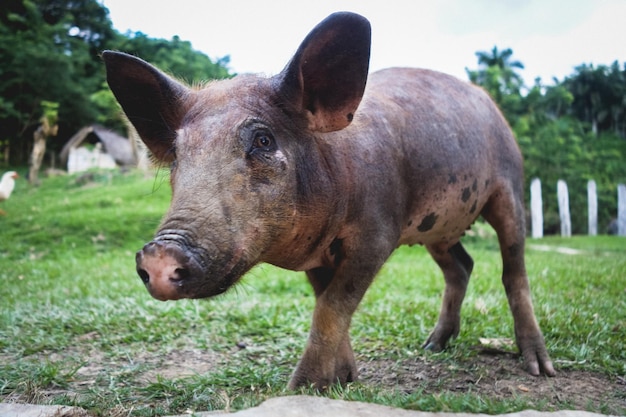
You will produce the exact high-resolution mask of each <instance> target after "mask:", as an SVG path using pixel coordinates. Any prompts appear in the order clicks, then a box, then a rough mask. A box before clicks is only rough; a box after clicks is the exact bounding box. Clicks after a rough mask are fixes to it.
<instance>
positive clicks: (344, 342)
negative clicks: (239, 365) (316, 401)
mask: <svg viewBox="0 0 626 417" xmlns="http://www.w3.org/2000/svg"><path fill="white" fill-rule="evenodd" d="M368 252H370V251H368ZM370 253H372V255H371V256H369V255H368V258H369V259H367V258H365V259H366V260H364V259H363V258H364V257H359V259H358V260H357V261H356V262H355V261H351V260H349V259H342V260H341V261H340V264H339V266H338V268H337V269H335V270H333V269H331V268H317V269H314V270H311V271H308V272H307V277H308V278H309V281H310V282H311V285H312V286H313V289H314V291H315V296H316V298H317V302H316V305H315V311H314V313H313V322H312V325H311V332H310V334H309V340H308V342H307V346H306V348H305V351H304V355H303V356H302V359H301V360H300V362H299V363H298V366H297V368H296V370H295V372H294V374H293V376H292V377H291V381H290V382H289V389H292V390H293V389H296V388H298V387H303V386H309V385H313V386H314V387H315V388H317V389H319V390H323V389H326V388H327V387H329V386H330V385H331V384H333V383H340V384H345V383H346V382H351V381H354V380H356V378H357V367H356V363H355V360H354V353H353V351H352V346H351V345H350V335H349V329H350V322H351V319H352V314H353V313H354V311H355V310H356V308H357V306H358V304H359V302H360V301H361V299H362V298H363V295H364V294H365V291H366V290H367V288H368V287H369V285H370V283H371V282H372V279H373V278H374V276H375V275H376V273H377V272H378V270H379V268H380V267H381V265H382V264H383V262H384V261H385V259H386V258H387V256H388V255H389V253H391V250H388V251H381V252H378V253H375V252H370ZM381 254H384V255H381Z"/></svg>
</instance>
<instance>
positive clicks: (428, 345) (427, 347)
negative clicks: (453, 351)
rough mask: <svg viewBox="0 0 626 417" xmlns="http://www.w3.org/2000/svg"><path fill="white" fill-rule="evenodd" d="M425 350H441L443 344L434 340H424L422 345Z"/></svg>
mask: <svg viewBox="0 0 626 417" xmlns="http://www.w3.org/2000/svg"><path fill="white" fill-rule="evenodd" d="M422 347H423V348H424V349H425V350H430V351H431V352H441V351H442V350H443V346H441V345H440V344H439V343H436V342H430V341H426V343H424V345H423V346H422Z"/></svg>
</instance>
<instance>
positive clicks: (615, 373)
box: [0, 173, 626, 416]
mask: <svg viewBox="0 0 626 417" xmlns="http://www.w3.org/2000/svg"><path fill="white" fill-rule="evenodd" d="M91 179H92V180H93V181H90V182H87V183H83V182H81V181H77V178H76V177H56V178H50V179H46V180H44V181H43V183H42V185H41V186H40V187H38V188H30V187H29V186H27V184H26V183H25V181H20V182H19V183H18V186H17V188H16V190H15V193H14V195H13V196H12V197H11V199H10V200H7V201H5V202H4V203H2V208H3V209H4V210H5V211H6V212H7V213H8V214H7V215H6V216H3V217H0V229H1V232H0V399H3V398H4V399H5V400H11V399H19V400H21V401H25V400H26V401H33V402H39V403H57V404H70V405H78V406H81V407H84V408H86V409H87V410H89V411H90V412H91V413H93V414H95V415H128V414H130V415H138V416H148V415H163V414H167V413H170V414H175V413H182V412H185V411H186V410H197V411H203V410H211V409H224V408H229V409H231V410H235V409H241V408H246V407H250V406H253V405H256V404H258V403H259V402H261V401H263V400H264V399H266V398H268V397H272V396H277V395H285V394H288V392H287V391H286V390H285V386H286V384H287V382H288V380H289V376H290V373H291V372H292V370H293V368H294V367H295V364H296V362H297V360H298V358H299V355H300V354H301V352H302V349H303V346H304V342H305V340H306V337H307V333H308V329H309V320H310V317H311V313H312V309H313V305H314V297H313V294H312V291H311V289H310V287H309V285H308V283H307V282H306V279H305V278H304V277H303V275H302V274H301V273H293V272H289V271H283V270H279V269H277V268H274V267H271V266H268V265H261V266H259V267H257V268H255V269H254V270H252V271H251V272H250V273H249V274H248V276H247V277H246V278H245V279H244V280H243V282H242V283H241V284H240V285H238V286H237V287H236V288H235V289H233V290H231V291H230V292H228V293H227V294H226V295H223V296H220V297H217V298H215V299H211V300H183V301H178V302H168V303H161V302H159V301H156V300H154V299H152V298H151V297H150V296H149V294H148V293H147V291H145V289H144V287H143V284H142V283H141V281H140V280H139V278H138V277H137V276H136V274H135V271H134V269H135V268H134V253H135V251H136V250H137V249H139V248H141V246H142V245H143V244H144V243H145V242H146V241H148V240H149V239H150V238H151V236H152V233H153V232H154V230H155V228H156V227H157V225H158V223H159V220H160V218H161V216H162V215H163V213H164V212H165V211H166V210H167V207H168V204H169V195H170V193H169V185H168V184H167V179H166V178H164V177H163V176H159V177H157V178H156V179H155V178H152V177H150V178H146V177H144V176H142V175H141V174H138V173H130V174H119V173H115V174H94V176H93V177H92V178H91ZM480 228H481V227H480V226H479V229H480ZM533 245H548V246H550V247H559V246H566V247H570V248H576V249H579V250H580V251H583V252H584V253H583V254H580V255H560V254H558V253H555V252H546V251H541V250H534V249H532V247H533ZM466 246H467V248H468V251H469V252H470V253H471V254H472V256H473V258H474V260H475V269H474V273H473V275H472V282H471V284H470V289H469V291H468V294H467V298H466V301H465V303H464V307H463V316H462V317H463V318H462V330H461V334H460V335H459V337H458V338H457V339H456V340H455V341H454V342H453V344H452V346H451V347H450V349H448V350H446V351H445V352H443V353H440V354H436V355H433V354H427V353H425V352H423V351H422V349H421V344H422V343H423V341H424V340H425V339H426V337H427V336H428V334H429V332H430V330H431V329H432V327H433V326H434V323H435V321H436V319H437V315H438V311H439V307H440V297H441V292H442V289H443V279H442V278H441V276H440V272H439V271H438V269H437V267H436V266H435V264H434V262H432V260H431V259H430V258H429V256H428V254H427V253H426V251H425V250H424V249H423V248H421V247H413V248H408V247H403V248H400V249H399V250H397V251H396V252H395V253H394V255H393V256H392V258H391V259H390V261H389V262H388V263H387V264H386V265H385V266H384V268H383V270H382V271H381V273H380V275H379V276H378V277H377V279H376V281H375V282H374V284H373V285H372V287H371V289H370V290H369V291H368V293H367V294H366V297H365V299H364V300H363V302H362V304H361V306H360V308H359V311H357V313H356V314H355V316H354V320H353V325H352V338H353V346H354V349H355V352H356V354H357V359H358V360H359V361H360V362H365V363H369V362H377V361H390V363H394V361H400V360H403V361H406V360H410V359H411V358H415V360H418V359H419V358H426V359H427V360H429V361H431V362H434V363H439V364H444V365H443V366H449V367H459V366H460V367H462V366H465V365H464V364H466V363H467V361H468V360H469V361H471V359H472V357H473V356H475V355H477V353H476V349H475V346H476V344H477V338H478V337H487V338H512V319H511V315H510V313H509V310H508V306H507V304H506V298H505V295H504V291H503V289H502V285H501V283H500V280H499V276H500V271H501V266H500V260H499V253H498V250H497V245H496V242H495V239H494V238H493V237H487V238H477V237H471V236H470V237H469V239H468V240H467V243H466ZM527 266H528V271H529V276H530V280H531V287H532V290H533V299H534V303H535V310H536V313H537V316H538V319H539V321H540V325H541V327H542V329H543V331H544V335H545V337H546V341H547V344H548V350H549V351H550V352H551V355H552V358H553V360H555V362H556V366H557V368H558V369H560V370H584V371H592V372H597V373H599V374H602V375H606V376H608V377H611V378H617V377H622V378H623V377H624V375H626V239H624V238H617V237H607V236H600V237H596V238H589V237H574V238H572V239H561V238H545V239H542V240H536V241H535V240H530V241H529V249H528V251H527ZM237 344H240V345H241V344H245V345H246V348H245V349H240V348H238V347H237ZM207 352H210V353H211V356H210V357H211V358H212V359H211V361H210V362H211V363H210V364H209V365H211V366H210V367H208V368H206V369H205V368H203V367H202V366H201V364H198V363H196V362H194V355H200V357H202V358H206V356H202V355H206V354H207ZM174 354H175V355H176V356H172V355H174ZM168 360H169V361H170V362H171V361H182V362H183V363H181V367H184V366H187V365H185V363H184V362H185V361H186V360H189V361H190V362H189V364H191V365H188V367H191V368H192V372H190V373H188V374H186V375H185V376H183V377H175V376H171V375H168V374H167V372H166V369H172V368H173V369H175V368H176V365H177V363H174V364H169V365H168V363H169V362H168ZM194 369H195V370H196V372H195V373H194V372H193V370H194ZM444 388H445V387H442V388H441V392H439V393H433V392H432V390H430V391H429V390H420V389H417V390H414V391H411V392H406V391H399V390H397V389H394V387H389V386H383V387H376V386H372V385H367V384H361V383H355V384H350V385H348V386H346V387H335V388H333V389H332V390H330V391H329V392H328V393H326V394H325V395H328V396H330V397H332V398H343V399H350V400H361V401H368V402H376V403H381V404H386V405H392V406H399V407H403V408H409V409H420V410H430V411H469V412H485V413H490V414H494V413H500V412H511V411H517V410H521V409H524V408H528V407H531V406H532V407H533V408H540V409H541V408H543V409H550V408H551V407H552V406H551V405H548V404H543V405H542V404H537V403H531V402H529V401H528V400H525V399H524V398H522V397H519V398H518V397H512V398H507V399H501V398H488V397H485V396H480V395H475V394H473V393H472V392H465V393H455V392H452V391H450V390H446V389H444ZM305 392H308V391H305ZM623 398H626V394H624V395H623ZM562 407H565V408H566V407H567V404H563V405H562ZM625 408H626V407H625ZM610 411H611V410H610ZM614 412H615V411H614Z"/></svg>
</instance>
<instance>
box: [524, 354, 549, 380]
mask: <svg viewBox="0 0 626 417" xmlns="http://www.w3.org/2000/svg"><path fill="white" fill-rule="evenodd" d="M522 356H523V357H524V363H525V365H526V371H527V372H528V373H529V374H531V375H532V376H539V375H541V373H542V372H543V374H545V375H547V376H556V371H555V370H554V366H553V365H552V361H551V360H550V357H549V356H548V352H547V351H546V349H545V348H539V349H537V350H528V349H525V350H524V351H523V352H522Z"/></svg>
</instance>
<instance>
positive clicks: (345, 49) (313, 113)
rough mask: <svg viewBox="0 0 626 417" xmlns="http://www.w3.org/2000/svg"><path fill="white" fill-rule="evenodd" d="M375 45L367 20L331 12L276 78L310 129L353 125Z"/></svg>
mask: <svg viewBox="0 0 626 417" xmlns="http://www.w3.org/2000/svg"><path fill="white" fill-rule="evenodd" d="M370 44H371V28H370V24H369V22H368V21H367V19H365V18H364V17H362V16H359V15H357V14H354V13H347V12H340V13H335V14H332V15H330V16H329V17H327V18H326V19H325V20H323V21H322V22H321V23H320V24H318V25H317V26H316V27H315V28H314V29H313V30H312V31H311V32H310V33H309V34H308V35H307V37H306V38H305V39H304V41H303V42H302V44H301V45H300V47H299V48H298V51H297V52H296V54H295V55H294V57H293V58H292V59H291V61H290V62H289V64H287V66H286V67H285V69H284V70H283V71H282V72H281V73H280V74H279V75H277V76H276V80H277V81H278V83H279V87H278V88H279V90H280V92H281V94H282V95H283V97H285V98H286V99H287V100H288V101H289V102H291V103H292V104H293V105H295V106H296V108H297V109H298V110H299V111H301V112H302V113H303V114H304V115H305V116H306V117H307V119H308V122H309V128H310V129H311V130H313V131H318V132H332V131H335V130H339V129H343V128H344V127H346V126H348V125H349V124H350V122H351V121H352V118H353V117H354V112H355V111H356V109H357V107H358V106H359V103H360V102H361V98H362V97H363V91H364V90H365V83H366V81H367V73H368V69H369V59H370Z"/></svg>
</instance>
